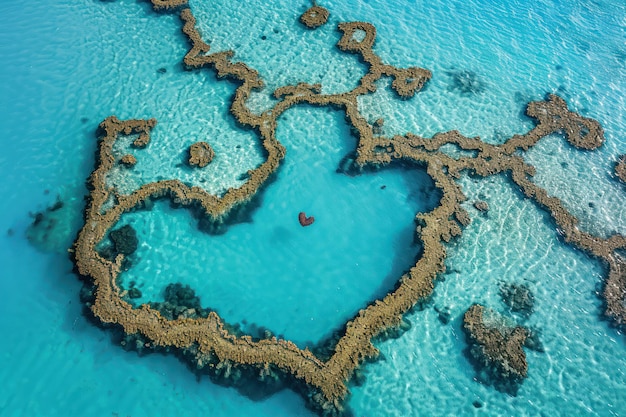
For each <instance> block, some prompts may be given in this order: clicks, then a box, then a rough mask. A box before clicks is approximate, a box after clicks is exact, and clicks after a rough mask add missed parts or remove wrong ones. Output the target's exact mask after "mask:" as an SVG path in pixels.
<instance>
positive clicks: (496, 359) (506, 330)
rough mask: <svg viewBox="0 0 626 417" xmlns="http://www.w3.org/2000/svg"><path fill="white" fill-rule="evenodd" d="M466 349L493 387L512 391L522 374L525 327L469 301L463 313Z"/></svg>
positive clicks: (524, 363)
mask: <svg viewBox="0 0 626 417" xmlns="http://www.w3.org/2000/svg"><path fill="white" fill-rule="evenodd" d="M463 330H465V333H466V335H467V339H468V343H469V353H470V355H471V357H472V358H473V360H474V363H475V365H476V367H477V369H478V370H479V372H484V373H485V375H484V377H485V378H484V379H486V380H487V382H490V383H492V384H494V385H495V386H496V388H498V389H500V390H502V391H505V392H508V393H510V394H513V395H514V394H515V393H516V392H517V388H518V386H519V384H520V383H521V382H522V381H523V380H524V379H525V378H526V376H527V373H528V363H527V362H526V354H525V353H524V349H523V347H524V344H525V342H526V339H527V338H528V336H529V331H528V330H527V329H526V328H524V327H521V326H514V325H511V324H509V323H507V322H506V320H505V319H504V318H503V317H502V316H499V315H498V313H496V312H494V311H492V310H486V309H485V308H484V307H483V306H481V305H479V304H474V305H472V306H471V307H470V308H469V309H468V310H467V311H466V312H465V315H464V316H463Z"/></svg>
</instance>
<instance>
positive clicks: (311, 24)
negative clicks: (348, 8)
mask: <svg viewBox="0 0 626 417" xmlns="http://www.w3.org/2000/svg"><path fill="white" fill-rule="evenodd" d="M328 16H330V13H329V12H328V10H327V9H325V8H323V7H320V6H317V5H314V6H313V7H311V8H309V9H308V10H307V11H306V12H304V13H302V15H301V16H300V22H301V23H302V24H303V25H304V26H306V27H307V28H309V29H316V28H318V27H320V26H322V25H323V24H324V23H326V21H328Z"/></svg>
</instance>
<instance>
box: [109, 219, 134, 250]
mask: <svg viewBox="0 0 626 417" xmlns="http://www.w3.org/2000/svg"><path fill="white" fill-rule="evenodd" d="M109 237H110V238H111V241H112V242H113V249H114V250H115V253H119V254H122V255H126V256H128V255H132V254H133V253H135V251H136V250H137V246H139V240H138V239H137V232H136V231H135V229H133V227H132V226H131V225H129V224H127V225H126V226H122V227H120V228H119V229H115V230H112V231H111V233H110V234H109Z"/></svg>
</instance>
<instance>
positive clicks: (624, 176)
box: [615, 155, 626, 183]
mask: <svg viewBox="0 0 626 417" xmlns="http://www.w3.org/2000/svg"><path fill="white" fill-rule="evenodd" d="M615 175H617V178H619V179H620V180H621V181H622V182H624V183H626V155H622V156H620V157H619V160H618V161H617V163H616V164H615Z"/></svg>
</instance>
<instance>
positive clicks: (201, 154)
mask: <svg viewBox="0 0 626 417" xmlns="http://www.w3.org/2000/svg"><path fill="white" fill-rule="evenodd" d="M214 156H215V152H214V151H213V148H211V145H209V144H208V143H206V142H196V143H194V144H193V145H191V146H190V147H189V159H188V163H189V165H191V166H197V167H198V168H204V167H205V166H207V165H209V164H210V163H211V161H212V160H213V157H214Z"/></svg>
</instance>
